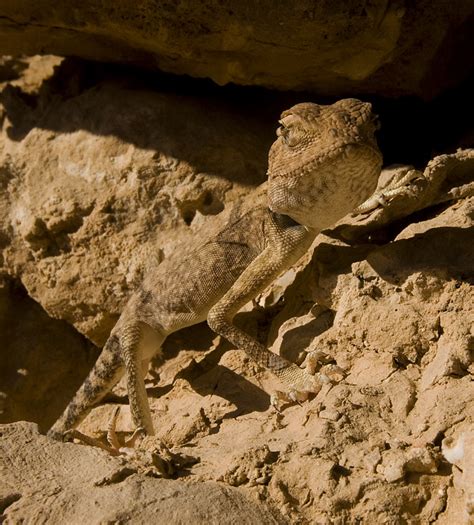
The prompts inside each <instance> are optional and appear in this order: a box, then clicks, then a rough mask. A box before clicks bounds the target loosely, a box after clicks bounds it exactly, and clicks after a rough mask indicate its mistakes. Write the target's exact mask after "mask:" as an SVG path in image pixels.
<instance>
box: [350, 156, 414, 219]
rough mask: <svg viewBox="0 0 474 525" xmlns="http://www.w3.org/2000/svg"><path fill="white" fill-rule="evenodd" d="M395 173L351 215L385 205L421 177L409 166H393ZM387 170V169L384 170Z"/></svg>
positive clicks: (369, 211)
mask: <svg viewBox="0 0 474 525" xmlns="http://www.w3.org/2000/svg"><path fill="white" fill-rule="evenodd" d="M395 169H396V171H395V175H394V176H393V177H392V178H391V179H390V181H389V182H388V183H387V184H385V186H382V187H381V188H380V189H378V190H376V191H375V192H374V193H373V195H371V196H370V197H369V198H368V199H367V200H366V201H365V202H363V203H362V204H361V205H360V206H358V207H357V208H356V209H355V210H354V211H353V212H352V214H351V215H352V216H353V217H355V216H356V215H361V214H368V213H371V212H372V211H373V210H375V209H377V208H380V207H382V208H384V207H386V206H387V205H388V204H389V202H390V201H391V200H392V199H394V198H395V197H397V196H399V195H403V194H406V193H407V192H409V191H410V185H411V183H412V182H413V181H415V180H416V179H420V178H423V174H422V173H421V172H420V171H418V170H415V169H412V168H411V167H408V166H406V167H404V168H399V167H398V168H395ZM386 171H388V170H386Z"/></svg>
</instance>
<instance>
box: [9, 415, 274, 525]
mask: <svg viewBox="0 0 474 525" xmlns="http://www.w3.org/2000/svg"><path fill="white" fill-rule="evenodd" d="M0 436H1V444H0V474H1V479H2V481H1V486H0V509H1V511H2V521H3V520H5V522H6V523H71V524H76V523H77V524H82V523H156V522H160V523H165V522H168V523H177V524H185V523H213V524H217V523H222V517H223V516H225V517H226V523H235V524H237V523H245V524H249V525H250V524H252V523H263V524H275V525H276V524H277V523H283V520H282V519H281V518H280V517H279V516H278V514H277V513H276V512H273V513H271V512H270V511H269V510H268V509H266V508H265V506H264V505H262V504H257V503H256V502H254V501H252V500H251V499H249V498H248V497H246V496H244V495H243V494H242V493H240V492H239V491H238V490H236V489H233V488H231V487H225V486H223V485H218V484H217V483H212V482H209V483H199V484H196V483H185V482H183V481H170V480H164V479H153V478H151V477H147V476H146V475H144V474H141V473H139V472H134V471H133V469H131V468H130V467H127V465H125V464H124V462H123V460H122V459H118V458H111V457H107V456H106V455H104V454H102V453H101V452H100V451H98V450H95V449H92V448H88V447H76V446H74V445H71V444H63V443H56V442H53V441H51V440H48V439H46V438H45V437H44V436H41V435H40V434H38V431H37V429H36V428H35V425H33V424H32V423H17V424H11V425H2V426H0ZM53 458H54V461H52V460H53ZM72 472H74V475H71V473H72Z"/></svg>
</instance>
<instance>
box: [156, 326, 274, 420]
mask: <svg viewBox="0 0 474 525" xmlns="http://www.w3.org/2000/svg"><path fill="white" fill-rule="evenodd" d="M240 317H241V316H240ZM196 331H197V332H196ZM215 337H216V334H215V333H214V332H212V331H211V330H210V329H209V327H208V326H207V324H205V323H202V324H201V325H198V326H195V327H190V328H186V329H184V330H180V331H179V332H177V333H176V334H172V335H171V336H170V341H166V342H165V344H164V347H163V354H164V359H166V360H168V359H173V358H175V357H176V356H177V355H178V353H179V352H181V351H185V350H186V346H188V347H189V346H192V349H193V350H194V351H196V350H198V351H199V350H202V352H203V353H204V352H206V353H205V355H204V357H203V358H202V359H200V360H199V362H198V361H196V360H194V359H192V360H191V361H190V362H189V363H188V365H187V366H185V367H184V368H182V369H181V370H180V371H179V372H178V373H177V374H176V375H175V377H174V379H173V382H172V383H174V381H176V380H177V379H185V380H186V381H187V382H188V383H189V385H190V386H191V388H192V389H193V390H194V391H195V392H197V393H198V394H200V395H202V396H208V395H216V396H219V397H222V398H223V399H226V400H227V401H229V402H230V403H232V404H234V405H236V407H237V408H236V410H234V411H233V412H232V413H230V414H227V415H226V416H225V417H224V419H226V418H230V417H236V416H237V415H243V414H248V413H250V412H255V411H257V412H264V411H265V410H267V409H268V407H269V406H270V396H269V395H268V394H267V393H266V392H265V391H263V390H262V389H261V388H259V387H257V386H255V385H254V384H253V383H251V382H250V381H248V380H247V379H246V378H245V377H244V376H242V375H241V374H237V373H235V372H233V371H232V370H230V369H229V368H227V367H225V366H222V365H220V364H219V361H220V360H221V358H222V356H223V355H224V354H225V353H226V352H227V351H229V350H231V349H232V348H233V347H232V346H231V345H230V343H228V342H227V341H225V340H223V339H222V338H221V341H220V343H219V345H218V346H217V347H216V348H215V349H213V350H211V351H209V348H210V347H211V346H212V340H213V339H214V338H215ZM185 341H187V343H186V342H185ZM179 343H181V345H179ZM178 345H179V346H180V347H179V346H178ZM157 364H158V363H157ZM171 389H172V384H171V385H166V386H164V387H151V388H150V387H148V388H147V393H148V395H150V396H152V397H160V396H161V395H164V394H165V393H167V392H168V391H169V390H171Z"/></svg>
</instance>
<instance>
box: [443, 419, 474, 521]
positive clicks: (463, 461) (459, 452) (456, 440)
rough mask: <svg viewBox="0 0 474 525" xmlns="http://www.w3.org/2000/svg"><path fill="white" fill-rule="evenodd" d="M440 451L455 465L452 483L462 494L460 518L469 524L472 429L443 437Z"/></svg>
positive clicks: (473, 486)
mask: <svg viewBox="0 0 474 525" xmlns="http://www.w3.org/2000/svg"><path fill="white" fill-rule="evenodd" d="M442 452H443V456H444V457H445V458H446V459H447V460H448V461H449V462H450V463H451V464H452V465H455V467H454V470H455V473H454V484H455V487H456V488H458V489H460V491H461V492H462V494H463V495H464V505H463V506H464V515H463V516H462V519H463V520H465V522H466V523H467V524H469V525H470V524H471V523H473V522H474V431H472V430H469V429H468V430H466V431H464V432H457V433H456V434H455V436H449V437H447V438H445V439H444V440H443V443H442Z"/></svg>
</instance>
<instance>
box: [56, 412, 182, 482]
mask: <svg viewBox="0 0 474 525" xmlns="http://www.w3.org/2000/svg"><path fill="white" fill-rule="evenodd" d="M119 413H120V407H117V408H116V409H115V410H114V412H113V414H112V416H111V418H110V420H109V424H108V429H107V444H105V443H103V442H102V441H101V440H100V439H97V438H93V437H90V436H87V435H86V434H83V433H82V432H79V430H76V429H72V430H68V431H66V432H64V434H63V440H64V441H71V440H73V439H77V440H79V441H81V442H82V443H84V444H86V445H89V446H92V447H98V448H101V449H102V450H105V451H107V452H108V453H109V454H110V455H112V456H126V457H128V458H130V459H131V460H138V461H139V462H142V463H147V464H149V465H151V468H152V470H155V473H156V471H157V472H158V473H159V474H160V475H161V476H163V477H164V478H169V477H171V476H172V475H173V474H175V472H176V468H175V465H174V463H175V461H174V460H175V457H174V455H173V454H172V452H171V451H170V450H169V449H168V448H167V447H165V446H164V445H162V444H160V445H159V446H158V447H157V448H155V449H154V450H152V451H149V450H141V449H139V448H134V446H135V442H136V441H137V438H139V437H143V436H144V435H145V433H146V431H145V429H144V428H143V427H138V428H137V429H135V431H134V432H133V434H132V435H131V437H130V438H128V439H127V440H125V441H124V443H123V444H121V443H120V440H119V438H118V436H117V431H116V426H117V418H118V415H119Z"/></svg>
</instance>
